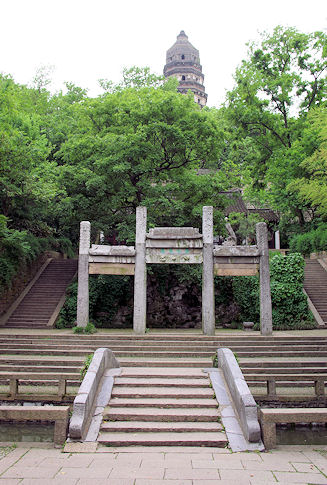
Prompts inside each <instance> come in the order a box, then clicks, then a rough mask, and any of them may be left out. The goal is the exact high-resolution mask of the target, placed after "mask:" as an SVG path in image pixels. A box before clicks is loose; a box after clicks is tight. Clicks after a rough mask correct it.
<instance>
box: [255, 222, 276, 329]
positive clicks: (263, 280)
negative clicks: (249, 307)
mask: <svg viewBox="0 0 327 485" xmlns="http://www.w3.org/2000/svg"><path fill="white" fill-rule="evenodd" d="M256 235H257V245H258V249H259V251H260V331H261V335H272V310H271V295H270V273H269V250H268V237H267V225H266V223H265V222H259V223H258V224H256Z"/></svg>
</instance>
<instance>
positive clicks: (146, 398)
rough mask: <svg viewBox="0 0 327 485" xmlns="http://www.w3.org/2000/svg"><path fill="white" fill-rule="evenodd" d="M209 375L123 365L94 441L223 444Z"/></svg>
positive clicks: (122, 443) (224, 438)
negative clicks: (97, 435)
mask: <svg viewBox="0 0 327 485" xmlns="http://www.w3.org/2000/svg"><path fill="white" fill-rule="evenodd" d="M220 420H221V417H220V413H219V409H218V403H217V400H216V399H215V395H214V392H213V390H212V388H211V387H210V383H209V378H208V376H207V374H205V373H204V372H203V371H202V370H201V369H198V368H184V369H181V368H179V369H178V368H177V369H176V368H174V367H156V368H146V367H132V368H127V367H125V368H123V369H122V373H121V375H120V377H116V378H115V384H114V387H113V391H112V395H111V399H110V401H109V405H108V407H107V408H106V409H105V412H104V419H103V422H102V425H101V428H100V434H99V437H98V440H97V441H98V443H99V444H100V445H106V446H136V445H143V446H144V445H146V446H214V447H225V446H227V443H228V442H227V438H226V435H225V433H224V431H223V426H222V424H221V422H220Z"/></svg>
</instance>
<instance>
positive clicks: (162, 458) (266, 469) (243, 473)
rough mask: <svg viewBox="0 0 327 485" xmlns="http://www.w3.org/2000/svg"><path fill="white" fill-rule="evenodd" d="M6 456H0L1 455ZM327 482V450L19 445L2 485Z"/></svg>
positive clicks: (1, 469) (5, 464)
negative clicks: (89, 449)
mask: <svg viewBox="0 0 327 485" xmlns="http://www.w3.org/2000/svg"><path fill="white" fill-rule="evenodd" d="M0 456H1V455H0ZM2 483H3V484H6V485H17V484H22V485H37V484H39V485H41V484H42V485H43V484H44V485H55V484H65V485H214V484H217V485H270V484H275V483H279V484H285V485H286V484H293V483H294V484H296V483H299V484H300V483H301V484H324V485H326V484H327V446H318V445H317V446H279V447H278V448H276V449H275V450H273V451H271V452H269V453H256V452H255V453H253V452H251V453H231V452H230V451H229V450H227V449H219V448H133V449H130V448H120V449H119V450H118V449H117V448H116V449H111V448H103V449H100V450H99V451H97V452H96V453H62V451H61V450H55V449H40V448H23V447H18V448H16V449H14V450H13V451H11V452H10V453H9V454H7V455H6V456H5V457H3V458H2V459H0V485H1V484H2Z"/></svg>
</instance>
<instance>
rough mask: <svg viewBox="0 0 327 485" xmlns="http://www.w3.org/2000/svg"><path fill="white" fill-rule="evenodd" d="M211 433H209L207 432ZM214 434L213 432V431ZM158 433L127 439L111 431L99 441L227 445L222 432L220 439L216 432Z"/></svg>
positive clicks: (116, 444) (122, 444)
mask: <svg viewBox="0 0 327 485" xmlns="http://www.w3.org/2000/svg"><path fill="white" fill-rule="evenodd" d="M206 434H207V435H209V433H206ZM212 434H213V433H212ZM162 435H163V434H161V435H157V436H155V437H150V436H149V435H145V436H141V435H140V436H139V437H136V436H134V437H133V438H129V439H126V435H125V436H122V437H120V438H119V437H118V436H117V435H114V436H113V435H112V434H111V433H110V434H109V436H108V437H107V438H106V437H105V436H100V437H99V438H98V443H101V444H104V445H106V446H117V447H118V446H207V447H217V448H224V447H225V446H226V445H227V440H226V438H224V435H223V434H222V436H221V438H220V439H219V434H218V433H216V434H214V436H212V437H211V438H210V437H209V436H208V437H207V438H206V436H201V438H200V437H195V438H192V437H191V436H189V435H191V433H189V434H188V435H187V436H184V435H183V436H181V435H180V434H179V433H176V434H173V433H169V436H167V437H163V436H162Z"/></svg>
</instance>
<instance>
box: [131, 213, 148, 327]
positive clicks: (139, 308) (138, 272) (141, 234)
mask: <svg viewBox="0 0 327 485" xmlns="http://www.w3.org/2000/svg"><path fill="white" fill-rule="evenodd" d="M145 240H146V207H137V208H136V237H135V250H136V254H135V275H134V317H133V329H134V332H135V333H137V334H140V335H143V334H144V333H145V328H146V263H145Z"/></svg>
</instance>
